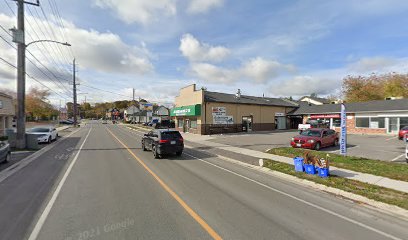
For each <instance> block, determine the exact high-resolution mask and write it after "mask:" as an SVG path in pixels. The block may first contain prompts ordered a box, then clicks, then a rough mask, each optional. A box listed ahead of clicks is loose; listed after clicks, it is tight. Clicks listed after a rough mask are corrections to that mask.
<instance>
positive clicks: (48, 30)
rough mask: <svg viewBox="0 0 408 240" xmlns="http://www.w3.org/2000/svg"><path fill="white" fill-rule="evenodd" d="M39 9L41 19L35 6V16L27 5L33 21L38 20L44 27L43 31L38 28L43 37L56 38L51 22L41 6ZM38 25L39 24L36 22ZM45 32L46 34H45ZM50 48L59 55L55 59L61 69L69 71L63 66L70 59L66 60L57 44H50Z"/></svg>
mask: <svg viewBox="0 0 408 240" xmlns="http://www.w3.org/2000/svg"><path fill="white" fill-rule="evenodd" d="M40 9H41V10H42V14H43V16H44V17H43V19H42V18H41V17H40V14H39V13H38V11H37V8H34V12H35V14H36V16H34V14H33V12H31V10H30V7H28V10H29V12H30V13H31V15H32V16H33V19H34V21H37V20H36V19H38V20H39V21H40V23H41V25H42V26H43V28H44V29H45V31H43V28H41V27H39V30H40V32H41V33H42V34H43V35H44V37H47V38H49V39H55V40H58V38H57V36H56V35H55V33H54V32H53V28H52V27H51V24H50V23H49V21H48V18H47V16H46V14H45V12H44V10H43V8H42V7H41V6H40ZM37 24H38V23H37ZM47 25H48V27H47ZM38 26H39V24H38ZM45 32H46V33H47V34H45ZM50 49H52V51H53V52H54V54H55V56H56V57H57V56H59V57H57V60H58V61H59V62H60V63H61V64H62V66H63V69H65V70H66V71H68V72H70V69H68V68H67V67H65V66H67V65H68V63H70V62H71V61H68V60H67V58H66V57H65V55H64V54H63V52H62V50H61V48H60V46H59V45H52V46H50ZM61 60H62V61H61ZM64 61H65V64H64Z"/></svg>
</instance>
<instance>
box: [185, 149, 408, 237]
mask: <svg viewBox="0 0 408 240" xmlns="http://www.w3.org/2000/svg"><path fill="white" fill-rule="evenodd" d="M184 154H186V155H187V156H190V157H192V158H194V159H197V160H199V161H201V162H204V163H207V164H209V165H212V166H214V167H216V168H219V169H221V170H224V171H226V172H229V173H231V174H233V175H236V176H238V177H241V178H244V179H246V180H248V181H250V182H253V183H256V184H258V185H260V186H263V187H265V188H267V189H269V190H272V191H274V192H277V193H280V194H282V195H284V196H287V197H289V198H292V199H294V200H297V201H299V202H302V203H304V204H306V205H309V206H311V207H314V208H316V209H319V210H321V211H323V212H326V213H328V214H331V215H333V216H336V217H338V218H341V219H343V220H346V221H348V222H351V223H354V224H356V225H358V226H360V227H363V228H365V229H368V230H371V231H373V232H376V233H378V234H380V235H382V236H384V237H388V238H390V239H394V240H402V239H401V238H398V237H395V236H393V235H391V234H388V233H385V232H383V231H380V230H377V229H375V228H373V227H370V226H368V225H366V224H364V223H361V222H359V221H356V220H353V219H351V218H349V217H346V216H343V215H341V214H338V213H336V212H333V211H331V210H328V209H326V208H323V207H320V206H319V205H316V204H313V203H310V202H307V201H305V200H303V199H301V198H298V197H296V196H293V195H291V194H289V193H286V192H283V191H281V190H278V189H276V188H273V187H271V186H268V185H266V184H263V183H261V182H258V181H256V180H254V179H251V178H249V177H245V176H244V175H241V174H239V173H236V172H234V171H231V170H229V169H226V168H223V167H221V166H218V165H217V164H214V163H211V162H208V161H205V160H203V159H201V158H198V157H195V156H193V155H191V154H188V153H185V152H184Z"/></svg>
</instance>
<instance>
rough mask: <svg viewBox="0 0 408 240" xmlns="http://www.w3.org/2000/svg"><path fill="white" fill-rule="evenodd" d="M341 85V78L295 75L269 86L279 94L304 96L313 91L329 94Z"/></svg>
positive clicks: (270, 89) (271, 90)
mask: <svg viewBox="0 0 408 240" xmlns="http://www.w3.org/2000/svg"><path fill="white" fill-rule="evenodd" d="M340 85H341V80H340V79H338V80H336V79H328V78H322V77H312V76H308V75H305V76H295V77H294V78H291V79H287V80H285V81H283V82H280V83H278V84H276V85H273V86H271V87H270V88H269V91H270V92H271V93H273V94H275V95H278V96H304V95H310V94H311V93H317V94H319V95H327V94H330V93H332V92H335V91H336V90H337V89H338V88H339V87H340Z"/></svg>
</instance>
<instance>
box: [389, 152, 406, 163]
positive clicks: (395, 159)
mask: <svg viewBox="0 0 408 240" xmlns="http://www.w3.org/2000/svg"><path fill="white" fill-rule="evenodd" d="M403 156H405V153H403V154H401V155H399V156H398V157H396V158H394V159H392V160H391V162H394V161H397V160H398V159H400V158H401V157H403Z"/></svg>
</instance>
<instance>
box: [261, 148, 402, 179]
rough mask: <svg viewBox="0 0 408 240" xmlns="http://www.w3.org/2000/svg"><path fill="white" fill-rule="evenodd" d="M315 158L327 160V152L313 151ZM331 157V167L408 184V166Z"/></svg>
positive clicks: (289, 151) (290, 151)
mask: <svg viewBox="0 0 408 240" xmlns="http://www.w3.org/2000/svg"><path fill="white" fill-rule="evenodd" d="M305 151H311V150H305V149H302V148H292V147H282V148H273V149H270V150H269V151H268V152H267V153H271V154H275V155H279V156H285V157H291V158H293V157H296V156H303V154H304V153H305ZM311 152H312V154H313V155H314V156H317V157H319V158H326V154H327V152H319V151H311ZM329 155H330V158H329V159H330V166H335V167H339V168H344V169H349V170H353V171H356V172H362V173H369V174H373V175H377V176H382V177H387V178H391V179H395V180H401V181H406V182H408V166H407V165H406V164H401V163H394V162H385V161H380V160H373V159H367V158H360V157H353V156H345V157H344V156H342V155H338V154H332V153H329Z"/></svg>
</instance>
